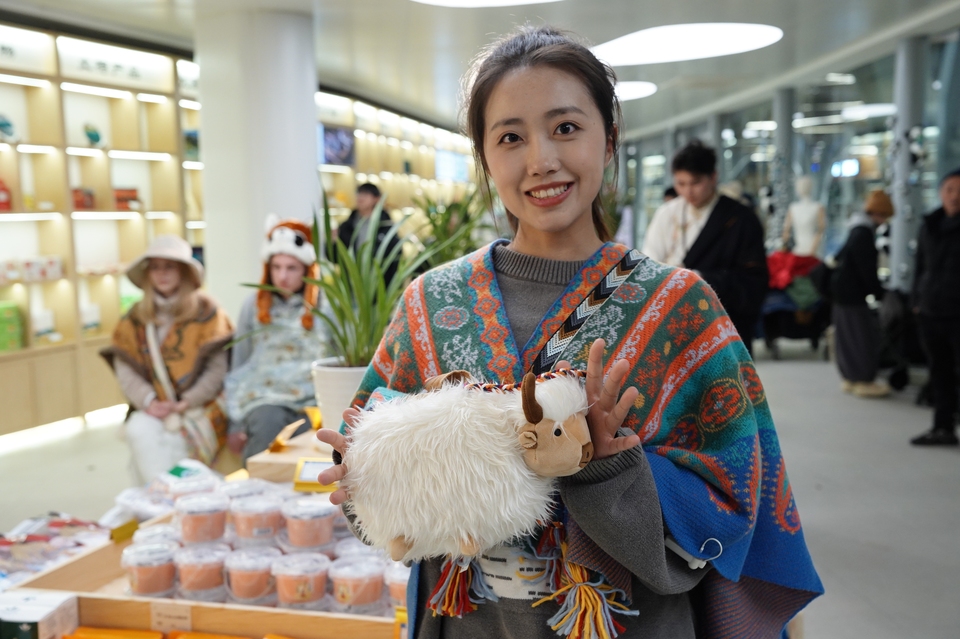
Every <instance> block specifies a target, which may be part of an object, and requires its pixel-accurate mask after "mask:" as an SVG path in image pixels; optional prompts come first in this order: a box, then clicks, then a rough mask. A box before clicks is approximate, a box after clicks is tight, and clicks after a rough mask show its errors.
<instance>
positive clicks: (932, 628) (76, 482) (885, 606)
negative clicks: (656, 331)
mask: <svg viewBox="0 0 960 639" xmlns="http://www.w3.org/2000/svg"><path fill="white" fill-rule="evenodd" d="M758 369H759V371H760V376H761V378H762V380H763V382H764V384H765V386H766V389H767V393H768V396H769V398H770V404H771V406H772V408H773V413H774V418H775V420H776V422H777V429H778V432H779V434H780V439H781V444H782V447H783V450H784V456H785V457H786V460H787V466H788V469H789V471H790V478H791V482H792V485H793V490H794V494H795V496H796V499H797V502H798V505H799V508H800V514H801V517H802V520H803V524H804V531H805V535H806V539H807V542H808V544H809V547H810V551H811V553H812V555H813V558H814V561H815V563H816V565H817V568H818V570H819V571H820V575H821V577H822V579H823V582H824V585H825V586H826V589H827V594H826V595H825V596H824V597H822V598H820V599H818V600H817V601H815V602H814V603H813V604H811V606H810V607H809V608H808V610H807V611H806V613H805V615H804V617H805V618H804V621H805V627H806V635H805V636H806V638H807V639H863V638H864V637H870V638H871V639H912V638H922V639H957V638H958V637H960V577H958V575H960V549H958V545H960V449H950V450H924V449H915V448H912V447H911V446H909V444H908V443H907V441H908V439H909V438H910V437H911V436H912V435H915V434H917V433H919V432H920V431H922V430H924V429H925V428H927V427H928V425H929V421H930V417H931V415H930V411H929V409H921V408H917V407H915V406H914V405H913V402H912V399H913V395H914V393H915V389H914V388H912V387H911V388H910V389H908V390H907V391H905V392H904V393H901V394H898V395H897V396H896V397H894V398H890V399H885V400H861V399H857V398H854V397H851V396H849V395H844V394H843V393H842V392H841V391H840V389H839V383H838V382H839V380H838V378H837V375H836V372H835V370H834V368H833V367H832V365H831V364H829V363H826V362H822V361H819V360H818V359H816V357H815V356H814V355H813V354H812V353H809V351H808V350H807V349H806V348H805V347H804V346H803V345H800V344H787V345H785V347H784V359H783V360H782V361H772V360H770V359H769V358H766V357H765V356H764V355H763V353H760V354H759V355H758ZM108 421H109V420H108ZM117 421H118V420H116V419H115V420H114V424H113V425H107V426H102V427H99V428H96V429H88V430H83V431H81V432H79V434H76V435H73V436H71V437H69V438H67V439H64V440H61V441H58V442H54V443H50V444H46V445H43V446H41V447H37V448H32V449H27V450H21V451H18V452H15V453H12V454H5V453H4V451H3V450H2V449H3V443H2V441H3V440H0V530H7V529H9V528H10V527H11V526H12V525H13V524H15V523H16V522H18V521H20V520H21V519H23V518H24V517H28V516H30V515H34V514H38V513H41V512H44V511H46V510H49V509H60V510H66V511H69V512H70V513H71V514H74V515H77V516H81V517H92V518H96V517H98V516H99V515H100V514H102V513H103V512H104V511H106V510H107V509H108V508H109V507H110V506H111V505H112V502H113V496H114V495H115V494H116V493H117V492H119V491H120V490H121V489H122V488H124V487H126V486H128V485H129V483H130V478H129V476H128V474H127V470H126V464H127V459H128V453H127V450H126V446H125V445H124V443H123V442H122V441H120V440H119V439H118V438H117V430H118V427H117V424H116V422H117Z"/></svg>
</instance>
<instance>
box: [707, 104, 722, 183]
mask: <svg viewBox="0 0 960 639" xmlns="http://www.w3.org/2000/svg"><path fill="white" fill-rule="evenodd" d="M721 126H722V125H721V124H720V114H719V113H714V114H712V115H709V116H707V139H706V140H704V141H703V142H704V144H706V145H708V146H711V147H713V150H714V151H716V152H717V177H718V178H719V179H720V183H721V184H722V183H723V181H724V175H723V174H724V170H723V138H722V136H721V134H722V133H723V129H721Z"/></svg>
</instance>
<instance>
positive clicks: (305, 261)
mask: <svg viewBox="0 0 960 639" xmlns="http://www.w3.org/2000/svg"><path fill="white" fill-rule="evenodd" d="M261 257H262V259H263V279H262V280H261V283H262V284H264V285H267V286H271V287H273V289H272V290H268V289H260V290H258V291H257V292H256V293H253V294H252V295H250V297H248V298H247V299H246V300H245V301H244V303H243V306H242V307H241V309H240V318H239V320H238V327H237V334H238V335H239V336H240V340H239V341H238V342H237V343H236V344H235V345H234V347H233V358H232V362H231V370H230V374H229V375H228V376H227V380H226V395H227V411H228V414H229V416H230V435H229V438H228V445H229V447H230V449H231V450H232V451H233V452H235V453H237V454H241V455H242V457H243V460H244V462H245V461H246V460H247V458H248V457H250V456H251V455H255V454H256V453H259V452H260V451H262V450H265V449H266V448H267V447H268V446H269V445H270V442H272V441H273V439H274V438H275V437H276V436H277V434H278V433H279V432H280V431H281V430H282V429H283V427H284V426H286V425H287V424H290V423H293V422H294V421H296V420H298V419H305V418H306V416H305V415H304V413H303V407H304V406H307V405H310V404H313V403H314V395H313V386H312V385H311V381H310V380H311V377H310V364H311V362H313V360H315V359H317V358H319V357H323V356H325V355H326V354H327V351H328V349H327V346H326V344H327V342H328V337H327V332H326V328H325V326H324V324H323V322H322V321H321V320H320V319H319V318H317V317H314V310H315V309H317V307H318V303H319V297H320V296H319V291H318V289H317V286H316V285H315V284H312V283H310V282H309V281H307V280H316V279H317V278H318V274H319V266H318V265H317V253H316V249H315V248H314V244H313V232H312V230H311V228H310V227H309V226H307V225H306V224H304V223H303V222H301V221H300V220H294V219H286V220H280V219H279V218H278V217H277V216H275V215H271V216H269V217H268V218H267V221H266V239H265V241H264V244H263V249H262V252H261ZM306 428H307V422H306V421H305V423H304V425H303V427H302V428H301V430H306Z"/></svg>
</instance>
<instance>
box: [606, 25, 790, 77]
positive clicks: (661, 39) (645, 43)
mask: <svg viewBox="0 0 960 639" xmlns="http://www.w3.org/2000/svg"><path fill="white" fill-rule="evenodd" d="M782 38H783V31H782V30H781V29H779V28H777V27H774V26H770V25H766V24H745V23H739V22H707V23H696V24H670V25H665V26H662V27H652V28H650V29H643V30H642V31H637V32H635V33H630V34H628V35H625V36H621V37H619V38H616V39H614V40H611V41H609V42H605V43H603V44H600V45H597V46H595V47H593V49H592V51H593V53H594V55H596V56H597V57H598V58H600V59H601V60H603V61H604V62H606V63H607V64H609V65H610V66H614V67H624V66H633V65H638V64H660V63H663V62H683V61H686V60H702V59H704V58H717V57H720V56H725V55H733V54H736V53H745V52H747V51H755V50H757V49H762V48H764V47H768V46H770V45H772V44H775V43H776V42H779V41H780V40H781V39H782Z"/></svg>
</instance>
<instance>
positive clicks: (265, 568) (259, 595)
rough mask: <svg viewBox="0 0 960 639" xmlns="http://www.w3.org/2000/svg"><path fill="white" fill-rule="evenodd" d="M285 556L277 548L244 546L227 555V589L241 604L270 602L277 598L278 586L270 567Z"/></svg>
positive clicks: (225, 562) (264, 603)
mask: <svg viewBox="0 0 960 639" xmlns="http://www.w3.org/2000/svg"><path fill="white" fill-rule="evenodd" d="M280 556H281V553H280V551H279V550H277V549H276V548H244V549H242V550H234V551H233V552H232V553H230V554H229V555H227V558H226V560H225V561H224V566H225V567H226V569H227V590H228V591H229V593H230V596H231V598H232V599H233V600H234V601H236V602H238V603H253V604H262V605H270V604H272V603H274V602H275V600H276V587H275V584H274V580H273V577H272V576H271V575H270V566H271V565H272V564H273V562H274V561H275V560H276V559H277V558H278V557H280Z"/></svg>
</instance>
